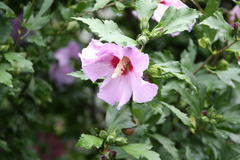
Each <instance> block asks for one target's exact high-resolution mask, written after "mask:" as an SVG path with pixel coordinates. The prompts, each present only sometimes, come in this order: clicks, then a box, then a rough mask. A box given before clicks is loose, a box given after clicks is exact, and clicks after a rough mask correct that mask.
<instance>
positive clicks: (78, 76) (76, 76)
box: [68, 71, 88, 80]
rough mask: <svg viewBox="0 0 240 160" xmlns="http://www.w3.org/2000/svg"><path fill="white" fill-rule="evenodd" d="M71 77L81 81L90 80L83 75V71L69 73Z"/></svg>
mask: <svg viewBox="0 0 240 160" xmlns="http://www.w3.org/2000/svg"><path fill="white" fill-rule="evenodd" d="M68 75H69V76H73V77H75V78H79V79H81V80H88V78H87V77H86V76H85V75H84V74H83V72H82V71H76V72H72V73H68Z"/></svg>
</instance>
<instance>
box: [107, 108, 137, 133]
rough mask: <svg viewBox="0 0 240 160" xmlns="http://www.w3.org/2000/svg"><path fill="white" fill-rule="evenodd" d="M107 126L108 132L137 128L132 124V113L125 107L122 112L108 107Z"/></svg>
mask: <svg viewBox="0 0 240 160" xmlns="http://www.w3.org/2000/svg"><path fill="white" fill-rule="evenodd" d="M106 124H107V127H108V130H115V129H122V128H131V127H133V126H135V124H134V123H133V122H132V118H131V112H130V110H129V108H128V107H123V108H121V110H117V109H116V108H114V107H108V110H107V114H106Z"/></svg>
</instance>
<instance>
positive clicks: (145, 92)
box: [129, 73, 158, 103]
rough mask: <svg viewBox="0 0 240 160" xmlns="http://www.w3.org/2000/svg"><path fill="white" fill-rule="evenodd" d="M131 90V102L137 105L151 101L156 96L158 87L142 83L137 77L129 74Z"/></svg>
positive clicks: (145, 82)
mask: <svg viewBox="0 0 240 160" xmlns="http://www.w3.org/2000/svg"><path fill="white" fill-rule="evenodd" d="M129 74H130V76H131V86H132V90H133V101H135V102H138V103H143V102H148V101H151V100H152V99H153V98H154V97H155V96H156V95H157V90H158V86H157V85H155V84H153V83H149V82H147V81H144V80H143V79H142V78H141V77H140V76H139V75H137V74H134V73H129Z"/></svg>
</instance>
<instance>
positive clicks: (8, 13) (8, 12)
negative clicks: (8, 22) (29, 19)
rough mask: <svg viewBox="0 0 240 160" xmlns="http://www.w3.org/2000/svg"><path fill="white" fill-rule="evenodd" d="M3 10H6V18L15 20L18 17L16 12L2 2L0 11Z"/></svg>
mask: <svg viewBox="0 0 240 160" xmlns="http://www.w3.org/2000/svg"><path fill="white" fill-rule="evenodd" d="M1 9H3V10H5V16H6V17H8V18H14V17H16V15H15V13H14V11H13V10H12V9H11V8H9V7H8V6H7V5H6V4H4V3H3V2H0V10H1Z"/></svg>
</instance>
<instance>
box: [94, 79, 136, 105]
mask: <svg viewBox="0 0 240 160" xmlns="http://www.w3.org/2000/svg"><path fill="white" fill-rule="evenodd" d="M131 95H132V89H131V85H130V83H129V76H128V75H126V76H121V77H118V78H115V79H112V78H111V77H110V76H109V77H108V78H107V79H106V80H104V82H103V84H102V85H101V87H100V90H99V93H98V97H99V98H101V99H102V100H104V101H105V102H107V103H109V104H111V105H114V104H116V103H117V102H119V104H118V106H117V109H120V108H121V106H123V105H124V104H126V103H127V102H128V101H129V99H130V98H131Z"/></svg>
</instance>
